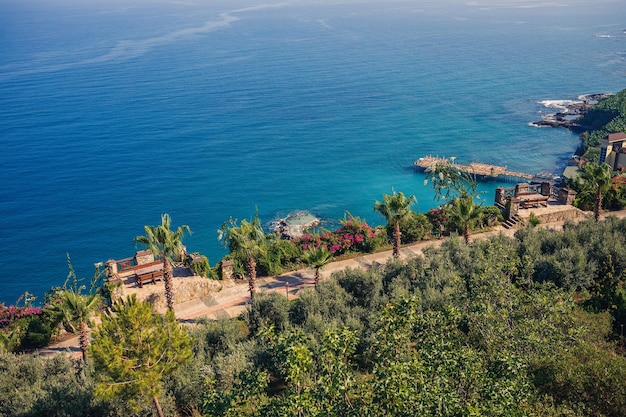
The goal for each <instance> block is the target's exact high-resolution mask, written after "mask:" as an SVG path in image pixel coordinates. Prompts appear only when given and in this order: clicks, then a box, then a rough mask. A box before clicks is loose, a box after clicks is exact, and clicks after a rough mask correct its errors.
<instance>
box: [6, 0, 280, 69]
mask: <svg viewBox="0 0 626 417" xmlns="http://www.w3.org/2000/svg"><path fill="white" fill-rule="evenodd" d="M285 5H288V3H274V4H260V5H257V6H252V7H245V8H241V9H235V10H230V11H226V12H223V13H220V14H219V20H209V21H206V22H205V23H204V24H203V25H202V26H197V27H190V28H184V29H179V30H176V31H173V32H170V33H166V34H164V35H161V36H155V37H152V38H146V39H140V40H122V41H119V42H117V44H116V45H115V46H114V47H113V48H111V50H110V51H109V52H107V53H105V54H103V55H100V56H96V57H94V58H87V59H82V60H80V61H75V62H68V63H63V64H53V65H45V66H41V67H38V68H32V69H21V70H14V71H10V72H6V73H4V74H1V73H0V80H5V79H9V78H15V77H19V76H24V75H32V74H39V73H46V72H58V71H63V70H66V69H70V68H75V67H81V66H87V65H94V64H102V63H107V62H120V61H125V60H129V59H133V58H137V57H140V56H142V55H144V54H146V53H147V52H149V51H150V50H152V49H154V48H156V47H158V46H161V45H168V44H171V43H175V42H177V41H179V40H182V39H186V38H189V37H193V36H195V35H200V34H204V33H210V32H214V31H217V30H220V29H225V28H228V27H230V25H231V24H232V23H234V22H236V21H238V20H240V18H239V17H237V16H234V15H235V14H238V13H246V12H251V11H257V10H262V9H268V8H277V7H283V6H285ZM0 68H2V67H0ZM4 68H5V69H6V67H4Z"/></svg>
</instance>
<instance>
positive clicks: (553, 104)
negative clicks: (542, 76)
mask: <svg viewBox="0 0 626 417" xmlns="http://www.w3.org/2000/svg"><path fill="white" fill-rule="evenodd" d="M610 95H611V94H607V93H596V94H585V95H582V96H579V97H578V100H544V101H541V102H540V103H541V104H543V105H544V106H545V107H547V108H551V109H557V110H558V111H557V112H556V113H550V114H546V115H544V116H542V117H541V120H539V121H538V122H532V123H530V125H531V126H535V127H562V128H566V129H570V130H574V131H583V130H588V129H589V128H588V127H586V126H582V125H580V124H579V123H578V120H579V119H580V117H582V116H583V115H585V114H586V113H587V112H588V111H589V110H590V109H591V108H592V107H593V106H594V105H595V104H596V103H597V102H598V100H601V99H603V98H606V97H609V96H610Z"/></svg>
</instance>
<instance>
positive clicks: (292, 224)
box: [273, 211, 320, 239]
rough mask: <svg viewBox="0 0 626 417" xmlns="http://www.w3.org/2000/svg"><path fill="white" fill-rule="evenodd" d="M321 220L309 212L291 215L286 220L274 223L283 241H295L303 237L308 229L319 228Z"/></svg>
mask: <svg viewBox="0 0 626 417" xmlns="http://www.w3.org/2000/svg"><path fill="white" fill-rule="evenodd" d="M319 224H320V219H318V218H317V217H315V216H314V215H312V214H311V213H309V212H307V211H297V212H295V213H290V214H289V215H288V216H287V217H285V218H284V219H278V220H277V221H275V222H274V223H273V228H274V231H275V232H276V233H278V234H279V235H280V237H281V238H283V239H293V238H296V237H300V236H302V235H303V234H304V233H305V232H306V231H307V230H308V229H312V228H314V227H317V226H319Z"/></svg>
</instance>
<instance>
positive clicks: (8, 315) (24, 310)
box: [0, 303, 42, 328]
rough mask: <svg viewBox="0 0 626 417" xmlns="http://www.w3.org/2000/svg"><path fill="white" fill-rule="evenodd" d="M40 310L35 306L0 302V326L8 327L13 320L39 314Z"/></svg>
mask: <svg viewBox="0 0 626 417" xmlns="http://www.w3.org/2000/svg"><path fill="white" fill-rule="evenodd" d="M41 314H42V310H41V309H40V308H37V307H29V306H27V307H17V306H8V307H6V306H5V305H4V303H0V328H5V327H9V326H10V325H11V324H12V323H13V322H15V321H17V320H19V319H21V318H27V317H31V316H40V315H41Z"/></svg>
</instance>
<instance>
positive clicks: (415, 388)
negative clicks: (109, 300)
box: [0, 218, 626, 417]
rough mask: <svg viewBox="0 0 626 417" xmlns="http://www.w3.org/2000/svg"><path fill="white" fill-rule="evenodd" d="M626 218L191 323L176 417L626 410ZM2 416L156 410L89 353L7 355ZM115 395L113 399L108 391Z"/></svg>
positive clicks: (169, 409)
mask: <svg viewBox="0 0 626 417" xmlns="http://www.w3.org/2000/svg"><path fill="white" fill-rule="evenodd" d="M624 253H626V221H624V220H617V219H616V218H609V219H608V220H607V221H604V222H600V223H595V222H594V221H592V220H590V221H585V222H583V223H581V224H578V225H574V224H566V226H565V230H564V231H563V232H559V233H555V232H552V231H549V230H544V229H534V228H524V229H520V230H519V231H518V232H517V234H516V236H515V238H507V237H504V236H502V235H501V236H498V237H494V238H492V239H490V240H477V241H475V242H473V243H471V244H465V243H464V242H463V240H461V239H448V240H447V241H445V242H444V243H443V245H442V246H441V248H434V247H432V248H429V249H427V250H426V253H425V256H424V257H423V258H421V257H416V258H413V259H411V260H409V261H408V262H407V263H403V262H401V261H398V260H392V261H390V262H389V263H388V264H387V265H385V266H381V267H379V268H374V269H372V270H370V271H365V270H360V269H358V270H346V271H343V272H341V273H336V274H334V275H333V277H332V278H331V279H328V280H325V281H323V282H322V283H321V284H320V286H319V288H318V289H317V290H314V289H311V290H305V291H302V292H301V293H300V297H299V298H298V299H297V300H294V301H288V300H287V299H286V298H285V297H283V296H282V295H281V294H278V293H273V294H268V295H265V294H259V295H258V296H257V297H255V300H254V303H253V304H252V305H251V306H250V308H249V310H248V311H247V313H246V314H245V315H244V317H242V318H241V319H232V320H222V321H219V322H205V323H201V324H198V325H197V326H194V327H192V328H190V330H189V331H190V334H191V336H192V338H193V343H192V350H193V357H191V358H190V359H189V360H188V361H187V362H186V363H185V364H184V365H183V366H182V367H181V368H178V369H177V370H176V371H175V372H171V373H167V374H163V376H162V377H163V388H164V391H163V393H162V395H161V400H160V401H161V405H162V407H163V410H164V413H165V415H175V414H177V415H181V416H182V415H185V416H186V415H189V416H193V415H195V416H198V415H204V416H422V415H423V416H589V417H591V416H607V417H609V416H611V417H618V416H623V415H624V412H625V410H626V385H624V381H626V358H625V357H624V355H623V352H624V350H623V348H624V337H623V325H624V324H626V305H625V300H624V294H623V290H624V288H623V285H624V279H625V277H626V258H625V257H624V256H623V254H624ZM0 370H1V371H0V416H40V415H49V416H61V415H62V416H94V417H97V416H116V415H129V416H133V415H136V416H139V415H150V414H151V413H152V412H153V411H152V404H151V401H150V398H146V399H145V400H144V401H143V402H142V401H136V402H135V405H136V407H139V408H135V409H132V410H129V409H128V407H127V405H126V402H125V399H124V398H123V397H121V396H120V397H115V396H113V397H109V398H107V399H102V398H101V397H96V396H94V387H95V386H96V382H95V381H97V380H98V378H97V375H95V371H94V368H92V365H90V363H89V361H88V362H87V364H86V366H85V367H84V368H83V370H82V371H81V370H77V369H76V368H75V367H74V366H73V364H72V363H71V362H70V361H68V360H66V359H64V358H61V357H60V358H56V359H53V360H50V359H48V360H42V359H40V358H38V357H36V356H30V355H14V354H6V353H5V354H1V355H0ZM98 398H99V399H98Z"/></svg>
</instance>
